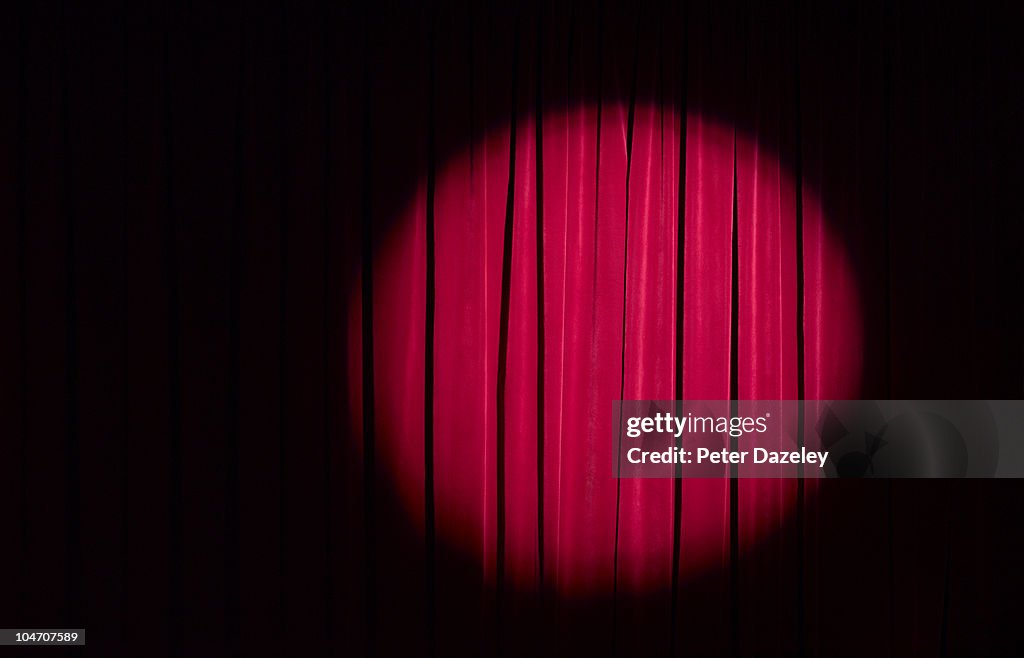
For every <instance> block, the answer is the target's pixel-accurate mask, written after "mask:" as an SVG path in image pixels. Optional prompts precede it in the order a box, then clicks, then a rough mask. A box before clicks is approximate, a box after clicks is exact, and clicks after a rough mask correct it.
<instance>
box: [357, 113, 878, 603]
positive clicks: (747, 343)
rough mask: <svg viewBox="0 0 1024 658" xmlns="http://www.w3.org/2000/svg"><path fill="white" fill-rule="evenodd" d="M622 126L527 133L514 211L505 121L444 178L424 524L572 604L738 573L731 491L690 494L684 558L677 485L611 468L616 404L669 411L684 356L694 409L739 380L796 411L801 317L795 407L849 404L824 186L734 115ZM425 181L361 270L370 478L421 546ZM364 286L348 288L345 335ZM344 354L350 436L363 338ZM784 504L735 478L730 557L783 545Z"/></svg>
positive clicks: (848, 350)
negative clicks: (365, 301) (428, 512)
mask: <svg viewBox="0 0 1024 658" xmlns="http://www.w3.org/2000/svg"><path fill="white" fill-rule="evenodd" d="M632 121H633V127H632V134H631V135H630V129H629V107H628V106H627V105H625V104H611V105H609V104H606V105H604V106H602V107H601V108H598V107H597V106H593V105H586V106H579V107H574V108H571V109H559V110H552V111H549V112H548V113H546V114H545V115H544V117H543V122H542V130H541V133H542V139H541V142H540V143H539V144H538V140H537V132H538V131H537V126H536V124H535V118H534V117H533V116H530V117H522V118H520V119H519V120H518V123H517V125H516V132H515V145H514V146H515V155H514V164H513V165H512V166H513V167H514V170H513V171H512V172H511V174H512V176H513V185H512V189H511V192H512V200H511V205H509V191H510V189H509V176H510V171H509V166H510V157H509V156H510V152H509V149H510V130H509V127H508V125H505V126H503V127H500V128H497V129H494V130H492V131H490V132H488V133H486V134H480V135H478V138H477V139H475V140H471V141H472V143H470V144H469V145H468V146H467V147H465V148H464V149H463V150H461V151H459V152H458V153H457V154H456V155H455V156H454V157H451V158H449V159H448V160H447V161H446V162H443V163H438V168H437V175H436V178H435V189H434V196H433V202H434V210H433V212H434V236H433V240H434V242H433V248H434V272H433V273H434V288H433V290H434V292H433V295H434V297H433V304H434V329H433V454H432V465H433V495H434V504H435V510H436V516H435V532H436V537H437V542H438V545H439V546H440V547H441V548H440V550H441V552H442V553H445V554H448V555H455V556H457V560H458V561H459V562H461V563H462V564H463V565H471V567H470V568H471V569H474V570H477V571H478V572H479V574H480V578H481V582H482V583H483V584H484V585H485V586H494V585H495V584H496V583H497V580H498V579H499V578H501V579H502V582H503V583H504V586H505V587H506V588H509V589H514V590H519V591H524V592H530V591H534V590H536V589H538V588H539V587H540V583H541V581H542V579H543V582H544V588H545V589H546V590H547V591H553V592H555V593H556V595H557V596H559V597H561V598H564V599H573V598H583V597H588V596H594V595H610V593H611V592H612V589H613V587H615V588H616V591H617V592H618V595H619V596H624V595H625V596H629V595H631V594H636V595H642V594H644V593H645V592H651V591H661V590H667V589H668V588H669V587H670V582H671V574H672V569H673V560H674V559H678V561H679V562H678V566H679V573H680V575H681V578H683V579H692V578H697V577H699V576H700V574H701V573H703V572H706V571H709V570H716V569H726V568H727V565H728V561H729V552H730V538H729V533H730V500H729V495H730V484H729V482H728V481H727V480H687V481H684V482H683V483H682V494H681V497H680V499H679V500H680V501H681V507H680V508H679V510H678V513H679V515H680V544H679V552H678V556H677V555H676V554H675V551H674V548H673V546H674V537H673V528H674V525H673V524H674V519H675V515H676V512H677V510H676V509H675V505H676V498H675V495H674V486H675V485H674V483H673V482H672V481H670V480H621V481H619V480H616V479H614V478H613V477H612V469H611V435H610V432H611V410H612V401H614V400H618V399H674V398H676V397H677V392H678V391H679V390H680V387H679V383H678V382H677V381H676V378H677V372H679V365H678V363H679V359H680V356H681V358H682V366H681V371H682V382H681V390H682V395H683V397H684V398H687V399H729V398H730V397H732V396H731V392H732V391H733V383H732V382H731V381H730V378H731V373H732V372H733V370H735V372H736V377H737V379H736V382H735V390H736V391H738V396H737V397H739V398H740V399H795V398H797V397H798V380H799V373H798V362H799V360H798V340H797V335H798V324H799V317H800V309H801V308H802V309H803V331H804V369H805V379H804V382H805V394H806V397H807V398H812V399H813V398H822V397H828V398H837V399H842V398H848V397H858V396H859V384H860V375H861V360H862V350H861V345H862V331H861V317H860V308H859V306H860V303H859V298H858V294H859V292H858V290H857V286H856V280H855V277H854V273H853V270H852V268H851V266H850V264H849V261H848V258H847V255H846V253H845V252H844V249H843V248H842V245H841V244H840V243H839V241H838V240H837V239H836V238H834V237H833V234H832V232H831V231H830V230H829V227H828V222H827V218H826V216H825V209H824V208H823V206H822V204H821V202H820V201H819V199H818V196H817V195H816V193H815V192H814V190H812V189H809V188H808V186H807V185H804V186H803V189H802V190H799V189H797V184H796V182H795V181H794V179H793V177H792V174H791V173H790V171H788V169H787V165H786V163H785V162H783V161H782V160H781V159H780V157H779V155H778V154H777V153H776V152H775V150H774V147H766V146H765V145H764V144H763V143H759V142H758V140H756V139H754V138H752V137H750V136H748V135H747V134H746V133H744V132H740V131H737V130H736V129H734V128H733V126H731V125H729V124H728V123H725V122H722V121H720V120H717V119H713V118H709V117H704V116H700V115H693V114H691V115H689V116H688V117H686V118H685V121H681V120H680V116H679V115H678V114H676V112H675V111H674V110H673V109H672V108H671V107H667V106H659V105H653V104H639V105H637V106H636V108H635V110H634V113H633V119H632ZM599 122H600V125H599ZM684 136H685V139H684ZM630 139H631V149H627V143H628V142H629V141H630ZM681 144H685V153H684V154H683V155H682V157H680V146H681ZM538 148H540V153H541V158H538ZM627 150H629V151H630V152H629V153H627ZM683 166H685V171H681V167H683ZM538 167H540V169H538ZM426 180H427V177H426V172H424V173H423V178H422V179H421V180H420V183H419V184H418V185H417V186H416V188H415V190H414V193H413V195H412V198H410V199H409V200H408V203H407V204H406V205H405V207H404V210H403V212H402V214H401V217H399V218H398V219H397V221H395V222H394V223H393V224H391V229H390V230H389V231H388V232H387V233H386V235H383V236H376V237H375V245H374V246H375V260H374V263H373V272H374V274H373V276H374V279H373V332H374V336H373V364H374V384H375V386H374V388H375V390H374V405H375V437H374V441H375V460H376V470H377V473H376V477H377V479H378V480H379V481H381V482H382V483H383V484H382V485H381V486H383V487H386V488H387V489H389V490H390V491H391V493H392V494H393V495H394V496H396V497H397V498H398V500H399V501H400V504H401V508H402V509H403V510H404V512H405V514H406V515H407V521H408V524H409V528H410V536H412V537H422V535H423V532H424V524H425V496H426V494H425V486H426V475H425V457H424V441H425V437H426V433H425V429H424V428H425V417H426V415H425V413H424V400H425V399H426V390H425V363H424V362H425V355H426V354H427V348H428V346H427V344H426V340H427V335H428V332H427V327H426V324H425V322H426V316H427V308H428V297H427V281H428V274H427V273H428V260H427V253H428V237H429V236H428V230H427V198H428V195H427V190H426ZM681 186H682V189H683V194H682V201H681V199H680V196H681V195H680V188H681ZM734 199H735V205H734ZM680 203H682V204H683V207H682V208H680ZM798 204H799V205H800V211H801V212H802V227H803V228H802V236H800V235H798V223H797V216H798ZM509 210H511V220H512V228H511V232H510V233H508V234H506V219H507V214H508V211H509ZM734 214H735V224H736V234H735V247H734V234H733V221H734V220H733V218H734ZM681 216H682V217H683V218H684V220H683V223H682V225H681V224H680V217H681ZM538 231H539V232H540V233H539V234H538ZM506 239H509V240H510V243H509V245H508V254H507V255H506V252H505V249H506V243H505V241H506ZM801 239H802V254H803V264H802V267H800V266H798V253H799V252H798V242H799V241H800V240H801ZM734 249H735V254H736V256H737V265H738V267H737V270H736V271H737V274H738V279H737V281H736V283H737V286H736V288H738V292H739V297H738V302H737V304H736V306H735V308H736V309H738V316H737V318H736V321H737V331H736V337H737V338H736V339H737V341H738V343H737V345H736V348H737V349H736V354H738V361H737V364H736V367H735V369H733V368H732V367H731V363H730V354H731V353H732V352H733V350H732V340H733V338H732V336H733V333H732V321H733V318H732V313H733V307H734V306H733V299H732V295H733V290H734V286H733V271H734V270H733V253H734ZM506 258H507V260H506ZM679 267H682V268H683V271H682V272H679V270H678V268H679ZM801 273H802V276H803V288H802V290H803V291H804V297H803V300H802V302H801V300H800V299H799V298H798V289H799V288H798V277H799V276H800V274H801ZM680 275H681V276H680ZM503 278H504V279H505V280H506V285H507V292H506V293H505V294H506V295H507V301H506V304H507V306H506V310H505V311H504V312H503V310H502V306H503ZM680 282H681V285H682V287H681V288H680ZM359 294H360V286H359V285H358V283H357V284H356V285H354V286H353V294H352V298H351V299H350V300H349V304H350V309H351V313H350V322H351V323H352V325H351V326H352V329H353V333H354V335H355V336H357V337H358V335H359V333H358V331H359V326H360V319H359V313H360V311H359V309H360V298H359ZM680 307H681V314H680V312H679V309H680ZM680 318H681V322H680ZM503 327H504V328H505V329H504V331H503ZM349 350H350V358H349V363H351V364H354V365H353V366H352V371H351V372H350V379H351V390H352V391H353V392H354V394H353V399H352V400H350V405H351V408H352V409H355V410H357V413H356V415H357V417H356V418H355V419H354V421H355V425H354V426H355V428H356V429H357V431H359V430H360V429H361V427H362V418H361V417H360V416H359V413H361V412H359V410H360V409H361V405H362V397H361V396H362V395H366V394H367V392H366V391H361V386H362V373H361V371H360V369H359V364H360V361H361V353H362V352H361V350H362V345H361V344H360V343H359V341H358V339H355V340H353V341H352V342H351V344H350V345H349ZM680 351H681V355H680ZM499 401H500V402H501V405H502V407H503V409H499ZM499 423H501V427H499ZM358 436H359V435H358V434H357V437H358ZM360 449H361V446H360ZM499 449H500V454H499ZM796 489H797V483H796V481H794V480H744V481H741V482H740V483H739V487H738V490H739V500H738V509H739V533H740V537H739V539H740V547H741V550H744V551H747V550H751V549H752V548H753V547H756V546H758V545H759V544H761V543H764V542H771V541H773V539H772V538H773V537H774V536H775V535H776V534H777V533H778V531H779V530H780V528H782V527H783V526H784V525H785V523H786V522H787V519H788V518H789V516H790V515H791V513H792V511H793V508H794V504H795V502H796V499H797V498H796ZM814 491H815V488H814V486H813V485H810V484H809V485H808V487H807V493H808V497H813V493H814ZM805 504H806V502H805ZM421 549H422V545H419V544H417V545H413V546H410V547H409V550H410V551H420V550H421ZM499 556H500V560H499ZM499 564H500V567H501V571H500V573H499Z"/></svg>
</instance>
